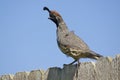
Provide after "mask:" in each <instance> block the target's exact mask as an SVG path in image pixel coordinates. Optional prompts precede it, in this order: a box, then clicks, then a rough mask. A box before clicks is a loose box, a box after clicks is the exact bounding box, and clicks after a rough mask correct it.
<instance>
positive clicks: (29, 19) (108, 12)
mask: <svg viewBox="0 0 120 80" xmlns="http://www.w3.org/2000/svg"><path fill="white" fill-rule="evenodd" d="M44 6H47V7H48V8H50V9H51V10H56V11H57V12H59V13H60V14H61V16H62V17H63V19H64V21H65V23H66V24H67V26H68V28H69V29H70V30H73V31H74V32H75V34H77V35H78V36H79V37H80V38H82V39H83V40H84V41H85V42H86V43H87V44H88V46H89V47H90V49H91V50H93V51H95V52H97V53H99V54H101V55H103V56H105V57H107V56H110V57H112V58H114V57H115V56H116V55H117V54H119V53H120V36H119V35H120V0H76V1H75V0H74V1H73V0H69V1H68V0H19V1H18V0H0V75H4V74H15V73H16V72H23V71H31V70H37V69H44V70H47V69H48V68H49V67H61V68H62V67H63V64H68V63H70V62H72V61H73V59H72V58H71V57H67V56H66V55H64V54H63V53H62V52H61V51H60V50H59V48H58V46H57V42H56V25H55V24H54V23H53V22H51V21H50V20H48V16H49V15H48V12H47V11H43V7H44ZM80 61H81V62H86V61H88V62H89V61H93V60H92V59H81V60H80Z"/></svg>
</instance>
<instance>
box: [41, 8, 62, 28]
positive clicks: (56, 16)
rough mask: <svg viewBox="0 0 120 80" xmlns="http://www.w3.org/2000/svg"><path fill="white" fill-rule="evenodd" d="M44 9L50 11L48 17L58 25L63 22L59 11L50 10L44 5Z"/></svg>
mask: <svg viewBox="0 0 120 80" xmlns="http://www.w3.org/2000/svg"><path fill="white" fill-rule="evenodd" d="M43 10H47V11H48V12H49V18H48V19H50V20H52V21H53V22H54V23H55V24H56V25H57V26H58V25H59V23H61V22H63V19H62V17H61V15H60V14H59V13H58V12H56V11H52V10H49V9H48V8H47V7H44V8H43Z"/></svg>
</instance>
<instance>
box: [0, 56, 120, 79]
mask: <svg viewBox="0 0 120 80" xmlns="http://www.w3.org/2000/svg"><path fill="white" fill-rule="evenodd" d="M0 80H120V55H117V56H116V57H115V58H113V59H112V58H110V57H104V58H100V59H99V60H98V61H96V62H85V63H81V64H80V65H79V66H78V65H64V66H63V68H59V67H52V68H49V69H48V70H47V71H44V70H32V71H31V72H30V73H28V72H17V73H16V74H15V75H1V76H0Z"/></svg>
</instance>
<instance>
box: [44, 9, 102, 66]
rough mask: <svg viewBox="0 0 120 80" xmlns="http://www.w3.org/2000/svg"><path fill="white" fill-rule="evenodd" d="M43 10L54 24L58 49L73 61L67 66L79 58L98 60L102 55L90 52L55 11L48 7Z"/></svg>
mask: <svg viewBox="0 0 120 80" xmlns="http://www.w3.org/2000/svg"><path fill="white" fill-rule="evenodd" d="M43 10H46V11H48V13H49V17H48V19H50V20H51V21H52V22H54V23H55V24H56V28H57V29H56V36H57V44H58V47H59V49H60V50H61V51H62V52H63V53H64V54H65V55H67V56H70V57H72V58H73V59H74V61H73V62H71V63H70V64H69V65H72V64H74V63H75V62H78V64H80V62H79V59H81V58H91V59H95V60H98V59H99V58H100V57H103V56H102V55H100V54H98V53H96V52H94V51H92V50H91V49H90V48H89V47H88V45H87V44H86V43H85V42H84V41H83V40H82V39H81V38H80V37H79V36H77V35H76V34H75V33H74V31H70V30H69V29H68V27H67V25H66V23H65V22H64V20H63V18H62V16H61V15H60V14H59V13H58V12H57V11H55V10H50V9H49V8H48V7H43Z"/></svg>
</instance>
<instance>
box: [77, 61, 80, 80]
mask: <svg viewBox="0 0 120 80" xmlns="http://www.w3.org/2000/svg"><path fill="white" fill-rule="evenodd" d="M77 61H78V64H77V67H76V78H78V69H79V67H80V64H81V63H80V61H79V60H77Z"/></svg>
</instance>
